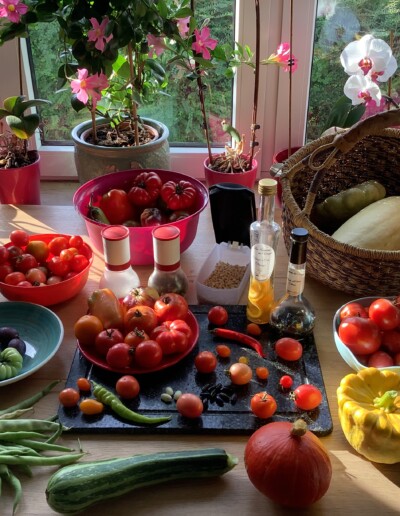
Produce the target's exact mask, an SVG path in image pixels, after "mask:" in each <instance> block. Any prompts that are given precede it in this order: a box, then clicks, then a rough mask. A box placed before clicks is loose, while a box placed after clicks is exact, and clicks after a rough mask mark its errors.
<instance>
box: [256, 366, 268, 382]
mask: <svg viewBox="0 0 400 516" xmlns="http://www.w3.org/2000/svg"><path fill="white" fill-rule="evenodd" d="M256 376H257V378H258V379H259V380H266V379H267V378H268V376H269V370H268V367H264V366H259V367H256Z"/></svg>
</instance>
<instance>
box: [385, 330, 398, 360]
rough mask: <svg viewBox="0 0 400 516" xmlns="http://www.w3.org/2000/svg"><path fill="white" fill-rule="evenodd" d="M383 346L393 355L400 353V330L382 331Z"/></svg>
mask: <svg viewBox="0 0 400 516" xmlns="http://www.w3.org/2000/svg"><path fill="white" fill-rule="evenodd" d="M382 347H384V348H385V349H386V350H387V351H389V353H390V354H391V355H396V354H397V353H400V331H399V330H388V331H383V332H382Z"/></svg>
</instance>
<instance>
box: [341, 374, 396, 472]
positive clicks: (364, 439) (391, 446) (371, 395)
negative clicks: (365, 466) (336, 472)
mask: <svg viewBox="0 0 400 516" xmlns="http://www.w3.org/2000/svg"><path fill="white" fill-rule="evenodd" d="M337 397H338V404H339V420H340V424H341V425H342V430H343V432H344V435H345V436H346V439H347V440H348V441H349V443H350V444H351V446H352V447H353V448H354V449H355V450H356V451H358V452H359V453H360V454H361V455H364V457H366V458H367V459H368V460H371V461H373V462H380V463H384V464H394V463H396V462H400V376H399V375H398V374H397V373H395V372H394V371H387V370H386V371H385V370H380V369H376V368H374V367H368V368H366V369H363V370H362V371H359V372H358V373H357V374H349V375H347V376H345V377H344V378H343V379H342V381H341V382H340V386H339V388H338V390H337Z"/></svg>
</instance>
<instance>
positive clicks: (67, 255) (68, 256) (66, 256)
mask: <svg viewBox="0 0 400 516" xmlns="http://www.w3.org/2000/svg"><path fill="white" fill-rule="evenodd" d="M75 254H76V253H75V251H73V250H72V249H71V248H70V247H69V248H68V249H63V250H62V251H61V253H60V258H61V260H64V262H70V261H71V260H72V257H73V256H75Z"/></svg>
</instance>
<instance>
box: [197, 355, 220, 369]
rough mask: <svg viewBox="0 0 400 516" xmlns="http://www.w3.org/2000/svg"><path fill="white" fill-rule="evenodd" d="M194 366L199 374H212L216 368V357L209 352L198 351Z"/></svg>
mask: <svg viewBox="0 0 400 516" xmlns="http://www.w3.org/2000/svg"><path fill="white" fill-rule="evenodd" d="M194 365H195V367H196V369H197V370H198V372H199V373H212V372H213V371H215V368H216V367H217V357H216V356H215V355H214V353H212V352H211V351H200V353H199V354H198V355H197V356H196V358H195V359H194Z"/></svg>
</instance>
